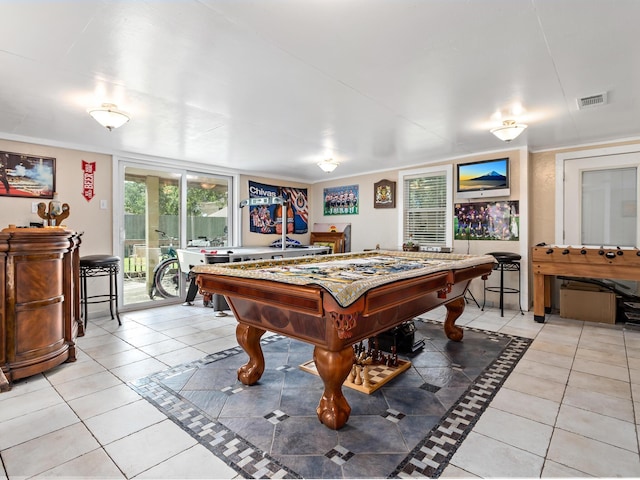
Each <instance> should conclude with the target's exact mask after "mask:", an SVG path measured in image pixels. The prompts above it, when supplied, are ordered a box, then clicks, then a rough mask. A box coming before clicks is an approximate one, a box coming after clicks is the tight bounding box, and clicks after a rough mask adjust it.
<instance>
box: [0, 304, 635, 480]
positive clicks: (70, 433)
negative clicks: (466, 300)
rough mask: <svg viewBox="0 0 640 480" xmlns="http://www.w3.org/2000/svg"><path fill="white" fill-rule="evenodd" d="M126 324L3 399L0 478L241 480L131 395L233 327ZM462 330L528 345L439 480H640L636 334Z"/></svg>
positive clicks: (557, 321) (147, 316) (163, 315)
mask: <svg viewBox="0 0 640 480" xmlns="http://www.w3.org/2000/svg"><path fill="white" fill-rule="evenodd" d="M444 312H445V310H444V309H443V308H441V309H438V310H434V311H432V312H429V313H428V314H425V315H424V317H426V318H431V319H436V320H438V319H440V320H442V319H443V318H444ZM121 316H122V320H123V325H122V326H121V327H118V324H117V322H115V321H114V320H111V319H110V318H109V317H106V318H99V319H93V318H90V323H89V328H88V331H87V333H86V335H85V336H84V337H81V338H79V339H78V347H79V350H80V351H79V352H78V361H77V362H75V363H71V364H64V365H61V366H59V367H56V368H55V369H53V370H51V371H49V372H47V373H46V374H41V375H36V376H34V377H31V378H29V379H25V380H21V381H19V382H16V385H15V386H14V388H13V389H12V390H11V391H10V392H7V393H2V394H0V458H1V460H2V469H0V480H2V479H6V478H10V479H22V478H54V477H56V478H71V477H75V478H237V474H236V472H235V471H234V470H233V469H232V468H230V467H229V466H227V465H226V464H225V463H223V462H222V461H221V460H219V459H218V458H216V457H215V456H214V455H213V454H211V453H210V452H209V451H208V450H207V449H205V448H204V447H202V446H201V445H199V444H198V443H197V442H196V441H195V440H194V439H193V438H191V437H190V436H189V435H188V434H187V433H185V432H184V431H183V430H182V429H181V428H180V427H178V426H177V425H175V424H174V423H173V422H171V421H170V420H168V419H167V418H166V417H165V416H164V415H163V414H161V413H160V412H159V411H158V410H156V409H155V408H154V407H153V406H151V405H150V404H149V403H148V402H146V401H145V400H143V399H142V398H141V397H140V396H138V394H137V393H135V392H134V391H133V390H132V389H131V388H129V386H127V382H129V381H131V380H134V379H137V378H141V377H144V376H147V375H149V374H152V373H156V372H158V371H160V370H163V369H166V368H168V367H171V366H175V365H179V364H182V363H185V362H188V361H192V360H196V359H199V358H202V357H204V356H205V355H207V354H210V353H215V352H218V351H221V350H224V349H226V348H230V347H233V346H236V345H237V342H236V339H235V320H234V318H233V317H232V316H227V317H216V316H214V315H213V312H212V310H210V309H207V308H203V307H202V306H199V305H197V304H196V305H195V306H191V307H187V306H182V305H176V306H169V307H159V308H154V309H151V310H145V311H138V312H130V313H124V314H121ZM457 323H458V324H460V325H468V326H471V327H476V328H482V329H485V330H491V331H500V332H504V333H508V334H511V335H518V336H522V337H527V338H533V339H534V341H533V343H532V345H531V347H530V348H529V350H528V351H527V353H526V354H525V356H524V358H523V359H522V360H521V361H520V363H519V364H518V365H517V366H516V368H515V370H514V371H513V372H512V374H511V375H510V376H509V378H508V379H507V381H506V382H505V384H504V386H503V387H502V388H501V390H500V391H499V392H498V394H497V395H496V397H495V398H494V400H493V401H492V403H491V405H490V407H489V408H488V409H487V410H486V411H485V413H484V414H483V415H482V417H481V418H480V420H479V421H478V423H477V424H476V426H475V427H474V429H473V431H472V432H471V434H469V436H468V437H467V438H466V440H465V441H464V442H463V444H462V446H461V447H460V448H459V449H458V451H457V452H456V453H455V455H454V456H453V458H452V460H451V462H450V464H449V466H448V467H447V468H446V469H445V471H444V472H443V474H442V477H451V478H454V477H481V478H482V477H503V478H505V477H529V478H539V477H590V476H591V477H640V457H639V449H638V442H639V436H638V423H639V422H640V327H635V326H627V325H623V324H617V325H604V324H594V323H588V322H581V321H576V320H568V319H562V318H559V317H558V316H556V315H548V316H547V322H546V323H545V324H538V323H535V322H534V321H533V316H532V314H530V313H525V315H521V314H520V313H519V312H517V311H507V312H505V316H504V317H500V315H499V312H497V311H496V310H495V309H488V310H486V311H485V312H482V311H480V310H479V309H478V308H476V307H475V305H468V306H467V308H466V311H465V313H464V314H463V315H462V317H461V318H460V319H459V320H458V322H457Z"/></svg>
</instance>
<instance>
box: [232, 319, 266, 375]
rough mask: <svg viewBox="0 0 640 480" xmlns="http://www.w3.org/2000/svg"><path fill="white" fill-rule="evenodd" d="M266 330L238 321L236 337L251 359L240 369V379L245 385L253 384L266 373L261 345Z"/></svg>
mask: <svg viewBox="0 0 640 480" xmlns="http://www.w3.org/2000/svg"><path fill="white" fill-rule="evenodd" d="M264 332H265V330H262V329H261V328H256V327H252V326H251V325H245V324H243V323H238V326H237V327H236V338H237V340H238V343H239V344H240V346H241V347H242V348H243V349H244V351H245V352H247V354H248V355H249V361H248V362H247V363H246V364H244V365H243V366H241V367H240V368H239V369H238V380H240V381H241V382H242V383H244V384H245V385H253V384H254V383H256V382H257V381H258V380H260V377H261V376H262V374H263V373H264V355H263V354H262V347H261V346H260V337H262V335H264Z"/></svg>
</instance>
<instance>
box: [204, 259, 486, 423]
mask: <svg viewBox="0 0 640 480" xmlns="http://www.w3.org/2000/svg"><path fill="white" fill-rule="evenodd" d="M493 264H494V258H493V257H491V256H488V255H482V256H473V255H458V254H444V253H422V252H389V251H375V252H363V253H352V254H349V253H347V254H338V255H326V256H318V257H304V258H294V259H282V260H263V261H257V262H242V263H230V264H218V265H204V266H197V267H194V269H193V272H194V274H195V275H196V283H197V285H198V286H199V288H200V291H201V292H203V293H217V294H222V295H224V296H225V297H226V299H227V303H228V304H229V305H230V307H231V309H232V310H233V312H234V314H235V317H236V320H237V321H238V326H237V328H236V337H237V339H238V343H239V344H240V345H241V346H242V348H243V349H244V350H245V352H247V354H248V355H249V361H248V362H247V363H246V364H245V365H243V366H242V367H240V368H239V369H238V379H239V380H240V381H241V382H242V383H243V384H245V385H253V384H255V383H256V382H257V381H258V380H259V379H260V377H261V376H262V374H263V372H264V368H265V362H264V355H263V353H262V349H261V347H260V337H262V335H263V334H264V333H265V331H267V330H269V331H272V332H276V333H280V334H282V335H285V336H287V337H291V338H295V339H298V340H302V341H304V342H307V343H311V344H313V345H315V348H314V352H313V361H314V363H315V366H316V368H317V370H318V374H319V376H320V377H321V379H322V381H323V383H324V393H323V395H322V397H321V399H320V403H319V405H318V407H317V409H316V413H317V414H318V418H319V419H320V421H321V422H322V423H323V424H324V425H325V426H327V427H328V428H331V429H334V430H335V429H339V428H341V427H342V426H343V425H344V424H345V423H346V422H347V420H348V418H349V414H350V412H351V407H350V406H349V403H348V402H347V400H346V398H345V397H344V395H343V394H342V384H343V382H344V380H345V379H346V378H347V375H348V374H349V372H350V371H351V368H352V365H353V357H354V352H353V347H352V345H353V344H355V343H358V342H360V341H362V340H365V339H368V338H370V337H373V336H375V335H378V334H379V333H381V332H384V331H386V330H389V329H390V328H392V327H394V326H396V325H399V324H401V323H403V322H405V321H407V320H410V319H412V318H414V317H415V316H417V315H420V314H422V313H424V312H426V311H429V310H431V309H433V308H436V307H438V306H440V305H445V306H446V308H447V317H446V319H445V322H444V330H445V333H446V335H447V337H448V338H449V339H451V340H454V341H460V340H461V339H462V336H463V332H462V329H460V328H459V327H457V326H456V325H455V321H456V319H457V318H458V317H459V316H460V315H461V314H462V312H463V311H464V306H465V302H464V293H465V291H466V290H467V287H468V286H469V283H470V282H471V280H472V279H474V278H477V277H484V276H486V275H489V274H490V273H491V270H492V269H493Z"/></svg>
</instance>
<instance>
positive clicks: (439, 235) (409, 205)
mask: <svg viewBox="0 0 640 480" xmlns="http://www.w3.org/2000/svg"><path fill="white" fill-rule="evenodd" d="M402 182H403V195H402V200H403V211H402V215H403V224H402V243H407V242H409V241H411V242H413V243H414V244H416V243H417V244H420V245H426V246H442V247H445V246H450V245H449V243H450V241H451V235H450V234H449V232H448V229H449V225H450V217H451V214H450V213H449V212H450V209H451V207H452V204H451V201H452V200H451V194H452V189H451V187H450V184H451V173H450V169H441V170H435V171H433V170H432V171H424V172H421V173H416V174H412V175H407V176H404V177H403V181H402Z"/></svg>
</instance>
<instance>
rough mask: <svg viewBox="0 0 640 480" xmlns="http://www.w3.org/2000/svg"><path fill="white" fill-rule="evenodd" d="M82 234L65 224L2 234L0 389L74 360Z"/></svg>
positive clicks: (78, 333) (78, 323)
mask: <svg viewBox="0 0 640 480" xmlns="http://www.w3.org/2000/svg"><path fill="white" fill-rule="evenodd" d="M79 246H80V234H78V233H76V232H73V231H71V230H68V229H66V228H63V227H51V228H12V227H9V228H5V229H3V230H2V231H1V232H0V298H1V299H2V301H1V302H0V367H1V368H2V369H1V371H0V388H2V387H3V386H4V388H5V389H6V388H8V387H9V386H10V385H11V383H12V382H13V381H14V380H17V379H19V378H24V377H28V376H31V375H35V374H37V373H41V372H44V371H46V370H49V369H51V368H53V367H55V366H56V365H59V364H61V363H63V362H66V361H75V359H76V348H75V340H76V337H78V336H82V335H84V328H83V324H82V322H81V318H80V280H79V278H80V276H79V267H80V258H79Z"/></svg>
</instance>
